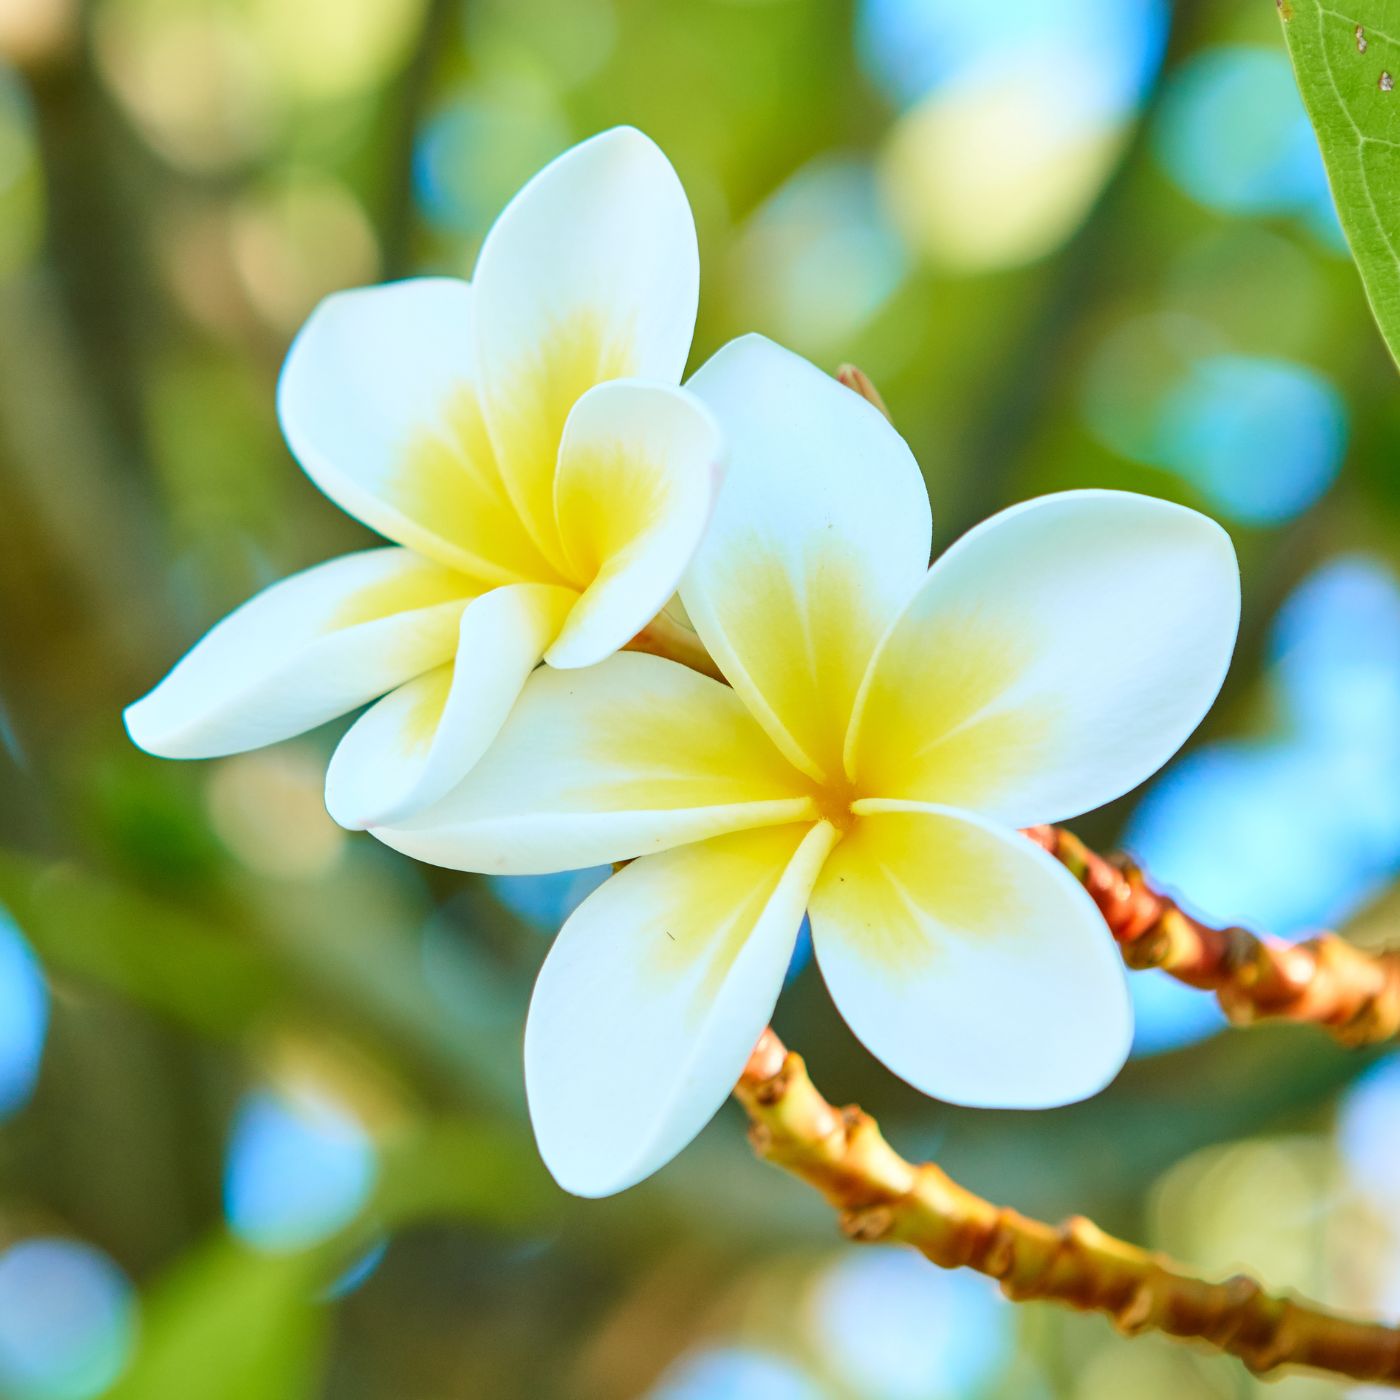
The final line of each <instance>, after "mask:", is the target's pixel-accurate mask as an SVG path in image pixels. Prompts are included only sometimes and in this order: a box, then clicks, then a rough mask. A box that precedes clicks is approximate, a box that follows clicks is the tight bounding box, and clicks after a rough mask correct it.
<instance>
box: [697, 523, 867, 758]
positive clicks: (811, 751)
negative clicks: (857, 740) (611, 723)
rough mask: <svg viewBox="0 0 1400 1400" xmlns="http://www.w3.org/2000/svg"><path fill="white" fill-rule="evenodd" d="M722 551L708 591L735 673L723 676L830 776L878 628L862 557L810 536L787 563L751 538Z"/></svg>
mask: <svg viewBox="0 0 1400 1400" xmlns="http://www.w3.org/2000/svg"><path fill="white" fill-rule="evenodd" d="M729 556H730V559H731V561H732V562H731V564H730V567H729V568H728V570H727V572H726V575H725V576H724V577H723V578H722V579H718V580H716V581H715V582H714V583H713V584H712V585H711V597H712V599H713V604H714V608H715V611H716V612H717V613H718V614H719V616H720V617H722V618H723V620H724V627H725V635H726V638H727V640H728V642H729V644H730V645H731V646H732V647H733V648H734V650H735V652H736V653H737V657H738V660H739V663H740V664H741V666H742V668H743V671H744V674H743V675H734V674H731V675H730V680H731V681H732V682H733V683H734V685H735V688H736V689H738V690H740V691H741V693H743V694H744V695H745V696H746V697H748V698H750V699H751V700H752V699H753V698H754V697H755V693H756V696H757V699H758V706H757V707H756V708H757V710H758V712H759V713H762V712H763V711H765V710H766V711H767V715H768V718H769V719H770V721H771V722H772V723H774V724H776V726H777V727H778V728H779V729H780V730H781V731H782V732H783V733H785V734H786V735H787V736H788V737H789V739H790V740H791V742H792V744H793V745H795V746H796V748H797V749H798V750H800V752H801V753H802V754H803V755H805V756H806V759H807V760H808V764H809V765H810V766H811V767H812V768H815V769H816V770H818V771H819V772H820V773H821V774H822V775H824V776H825V777H826V778H828V779H830V780H832V781H835V782H839V781H840V780H841V778H842V775H843V773H844V769H843V765H842V756H843V749H844V746H845V738H846V731H847V728H848V727H849V723H850V717H851V710H852V707H853V705H854V702H855V697H856V692H857V690H858V689H859V687H860V683H861V680H862V678H863V677H864V674H865V670H866V667H867V665H868V664H869V660H870V656H871V653H872V652H873V651H874V648H875V644H876V642H877V641H878V640H879V637H880V632H881V630H882V623H881V620H880V619H879V618H877V617H876V616H875V615H874V614H873V612H872V611H871V609H870V606H869V603H868V593H869V590H868V588H866V587H865V586H864V580H863V571H862V569H861V561H860V560H859V559H857V558H854V557H852V556H849V555H848V554H846V553H845V552H843V551H842V550H841V549H840V547H839V546H838V545H837V544H836V543H835V542H833V543H832V544H830V545H827V544H825V543H824V542H822V541H817V542H815V543H814V544H813V545H812V546H811V547H810V548H809V549H808V552H807V556H806V558H805V559H804V560H803V561H802V562H801V563H800V565H799V566H798V567H797V568H794V567H793V565H792V564H791V563H790V562H789V561H788V560H786V559H784V558H782V557H780V556H779V555H777V554H775V553H774V552H773V551H772V550H771V549H770V548H768V547H767V546H766V545H765V543H764V541H763V540H762V539H761V538H760V537H758V536H755V537H754V538H752V539H751V540H749V541H747V542H744V543H738V542H736V543H735V544H734V546H733V547H732V549H731V550H730V551H729ZM726 669H727V670H728V669H729V668H728V667H726Z"/></svg>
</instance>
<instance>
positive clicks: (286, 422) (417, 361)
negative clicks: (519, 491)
mask: <svg viewBox="0 0 1400 1400" xmlns="http://www.w3.org/2000/svg"><path fill="white" fill-rule="evenodd" d="M472 315H473V294H472V289H471V288H470V287H469V286H468V285H467V284H466V283H465V282H460V281H456V280H454V279H452V278H447V277H420V278H415V279H412V280H409V281H406V282H391V283H388V284H387V285H384V286H380V287H365V288H361V289H359V290H357V291H349V292H337V293H336V294H335V295H334V296H331V297H327V298H326V300H325V301H323V302H322V303H321V304H320V306H318V307H317V308H316V310H315V311H314V312H312V314H311V317H310V319H309V320H308V321H307V323H306V325H305V326H303V327H302V329H301V333H300V334H299V335H298V336H297V338H296V340H295V342H294V343H293V345H292V348H291V350H290V352H289V353H288V355H287V362H286V365H285V366H284V367H283V370H282V378H281V382H280V384H279V385H278V391H277V392H278V412H279V414H280V416H281V420H282V430H283V432H284V433H286V435H287V442H288V444H289V445H290V446H291V449H292V451H293V452H294V453H295V454H296V457H297V460H298V461H300V463H301V465H302V466H303V467H304V468H305V470H306V472H307V474H308V475H309V476H310V477H311V479H312V480H313V481H314V482H315V483H316V484H317V485H318V486H319V487H320V488H321V490H322V491H324V492H325V493H326V495H328V496H329V497H330V498H331V500H333V501H334V502H335V503H336V504H337V505H339V506H340V507H342V508H343V509H344V510H347V511H349V512H350V514H351V515H354V516H355V517H357V518H358V519H360V520H362V521H364V523H365V524H366V525H368V526H370V528H371V529H374V530H378V531H379V533H380V534H382V535H387V536H388V537H389V538H390V539H392V540H396V541H398V543H400V544H404V545H408V546H409V547H410V548H412V549H415V550H417V551H418V552H419V553H420V554H425V555H427V556H428V557H430V558H433V559H436V560H438V561H439V562H440V563H443V564H446V565H448V566H450V567H452V568H455V569H462V570H465V571H466V572H468V573H471V574H473V575H475V576H476V577H478V578H480V579H482V580H484V581H486V582H488V583H510V582H513V581H515V580H519V579H536V580H544V581H550V582H553V581H557V580H556V579H555V576H554V572H553V570H552V569H551V568H550V566H549V564H548V563H546V561H545V560H544V558H543V557H542V556H541V555H540V553H539V551H538V550H537V549H536V548H535V546H534V545H533V544H532V543H531V541H530V537H529V535H528V533H527V532H526V530H525V528H524V526H523V525H522V524H521V522H520V520H519V517H518V516H517V514H516V510H515V506H514V504H513V503H512V501H511V498H510V495H509V493H508V492H507V491H506V489H505V485H504V483H503V482H502V480H501V474H500V471H499V469H498V467H497V464H496V457H495V453H494V451H493V449H492V447H491V442H490V438H489V436H488V435H487V432H486V426H485V423H484V421H483V419H482V416H481V408H480V405H479V403H478V401H477V394H476V387H475V382H476V366H475V362H474V350H473V345H474V339H473V336H472Z"/></svg>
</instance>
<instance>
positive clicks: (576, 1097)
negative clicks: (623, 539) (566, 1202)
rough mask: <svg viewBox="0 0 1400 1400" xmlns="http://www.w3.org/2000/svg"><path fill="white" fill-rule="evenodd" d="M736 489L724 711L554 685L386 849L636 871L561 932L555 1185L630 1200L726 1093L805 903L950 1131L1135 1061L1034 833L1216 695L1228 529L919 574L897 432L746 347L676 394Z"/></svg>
mask: <svg viewBox="0 0 1400 1400" xmlns="http://www.w3.org/2000/svg"><path fill="white" fill-rule="evenodd" d="M692 387H693V388H694V390H695V391H696V392H697V393H698V394H699V395H701V397H703V398H704V399H705V400H706V401H707V402H708V404H709V405H710V407H711V409H712V410H713V411H714V413H715V416H716V417H717V419H718V420H719V423H720V425H721V427H722V429H723V431H724V433H725V437H726V440H727V441H728V443H729V449H730V466H729V474H728V478H727V480H726V483H725V486H724V488H723V489H722V491H721V493H720V499H719V503H718V505H717V508H716V512H715V517H714V520H713V522H712V524H711V527H710V530H709V532H708V534H707V536H706V538H705V541H704V543H703V544H702V545H701V547H700V550H699V551H698V553H697V555H696V557H695V559H694V561H693V563H692V565H691V568H690V570H689V571H688V573H687V575H686V578H685V579H684V580H683V582H682V585H681V598H682V601H683V602H684V604H685V606H686V609H687V611H688V613H689V616H690V618H691V620H692V621H693V623H694V626H695V628H696V629H697V631H698V633H699V636H700V638H701V640H702V641H703V642H704V644H705V645H706V647H707V648H708V649H709V651H710V653H711V655H712V656H713V657H714V659H715V661H716V662H718V664H719V666H720V668H721V669H722V671H723V673H724V675H725V676H726V677H727V679H728V680H729V682H730V687H726V686H724V685H722V684H720V683H719V682H717V681H715V680H712V679H710V678H708V677H706V676H703V675H700V674H697V673H696V672H695V671H693V670H689V669H687V668H686V667H684V666H681V665H678V664H676V663H675V662H674V661H669V660H665V659H662V658H660V657H658V656H651V655H639V654H635V653H624V654H620V655H617V656H615V657H612V658H611V659H609V660H607V661H604V662H603V663H602V664H601V665H599V666H595V667H593V668H591V669H589V670H585V671H570V672H549V671H547V670H541V671H539V672H538V673H536V675H535V676H534V677H533V678H532V680H531V681H530V684H529V685H528V686H526V688H525V691H524V694H523V696H522V698H521V700H520V703H519V704H518V706H517V707H516V709H515V712H514V713H513V715H512V716H511V718H510V720H509V721H508V723H507V724H506V725H505V727H504V729H503V730H502V732H501V735H500V737H499V739H498V740H497V743H496V745H495V746H494V747H493V748H492V750H491V751H490V752H489V753H488V754H487V755H486V757H485V758H484V759H483V761H482V762H481V763H480V764H479V765H478V766H477V767H476V769H475V770H474V771H473V772H472V774H471V775H470V776H469V777H468V778H467V779H466V780H465V782H463V783H462V784H461V785H460V786H459V787H457V788H456V789H455V790H454V791H453V792H451V793H450V794H448V795H447V796H446V797H445V798H444V799H442V800H441V801H440V802H439V803H437V804H436V805H435V806H433V807H432V808H430V809H428V810H426V811H423V812H420V813H419V814H418V815H417V816H416V817H415V818H413V819H412V820H410V821H407V822H404V823H401V824H398V825H396V826H394V827H392V828H388V829H380V830H379V831H378V832H377V833H376V834H377V835H379V836H380V837H381V838H382V839H383V840H385V841H387V842H388V843H389V844H391V845H393V846H395V847H397V848H398V849H400V850H403V851H406V852H408V853H409V854H411V855H414V856H417V857H420V858H422V859H424V860H428V861H433V862H436V863H437V864H440V865H447V866H453V867H457V868H461V869H468V870H478V871H495V872H505V873H522V874H523V873H532V872H543V871H549V870H558V869H561V868H567V867H573V866H583V865H590V864H595V863H600V862H603V861H617V860H622V859H624V858H629V857H639V859H635V860H634V861H633V863H632V864H630V865H628V866H627V867H626V868H624V869H623V870H621V871H620V872H619V873H617V874H615V875H614V876H613V877H612V878H611V879H609V880H608V881H607V882H606V883H605V884H604V885H603V886H602V887H601V888H600V889H598V890H597V891H596V892H595V893H594V894H593V895H592V896H590V897H589V898H588V899H587V900H586V901H585V902H584V903H583V904H582V905H581V906H580V907H579V909H578V910H577V911H576V912H575V913H574V915H573V916H572V917H571V918H570V919H569V920H568V922H567V923H566V924H565V925H564V928H563V930H562V932H561V933H560V935H559V937H558V939H557V941H556V942H555V944H554V946H553V948H552V950H551V952H550V954H549V956H548V958H547V960H546V962H545V964H544V968H543V970H542V972H541V973H540V977H539V981H538V983H537V985H536V988H535V993H534V998H533V1002H532V1004H531V1008H530V1016H529V1023H528V1026H527V1029H526V1035H525V1070H526V1087H527V1091H528V1096H529V1102H530V1110H531V1115H532V1118H533V1122H534V1126H535V1131H536V1135H537V1137H538V1140H539V1143H540V1147H541V1150H542V1153H543V1155H544V1158H545V1161H546V1163H547V1164H548V1166H549V1167H550V1169H551V1171H552V1172H553V1173H554V1175H555V1176H556V1178H557V1179H558V1180H559V1181H560V1182H561V1183H562V1184H563V1185H564V1186H565V1187H567V1188H569V1189H570V1190H572V1191H575V1192H577V1193H579V1194H582V1195H602V1194H606V1193H608V1192H612V1191H616V1190H620V1189H621V1188H623V1187H625V1186H628V1185H630V1184H632V1183H633V1182H636V1181H638V1180H640V1179H641V1178H642V1177H644V1176H646V1175H647V1174H648V1173H650V1172H652V1171H654V1170H655V1169H656V1168H657V1167H658V1166H660V1165H661V1164H663V1163H664V1162H666V1161H667V1160H668V1159H669V1158H670V1157H671V1156H673V1155H674V1154H675V1153H676V1152H677V1151H678V1150H679V1149H680V1148H681V1147H683V1146H684V1145H685V1144H686V1143H687V1142H688V1141H689V1140H690V1139H691V1138H692V1137H693V1136H694V1135H695V1134H696V1133H697V1132H698V1131H699V1130H700V1128H701V1127H702V1126H703V1125H704V1124H705V1122H706V1121H707V1120H708V1118H709V1117H710V1115H711V1114H712V1113H713V1112H714V1111H715V1109H716V1108H717V1107H718V1106H719V1104H720V1103H721V1102H722V1101H723V1100H724V1098H725V1096H726V1094H727V1093H728V1091H729V1089H730V1087H731V1086H732V1084H733V1083H734V1081H735V1079H736V1078H737V1076H738V1074H739V1072H740V1070H741V1068H742V1066H743V1064H744V1061H745V1059H746V1057H747V1056H748V1054H749V1051H750V1050H751V1048H752V1047H753V1045H754V1042H755V1040H756V1039H757V1037H758V1035H759V1033H760V1032H761V1031H762V1029H763V1027H764V1025H765V1023H766V1022H767V1020H768V1017H769V1015H770V1013H771V1012H772V1010H773V1005H774V1002H775V1000H776V998H777V995H778V992H779V989H780V987H781V985H782V982H783V977H784V972H785V969H786V968H787V966H788V963H789V959H790V957H791V954H792V950H793V946H794V941H795V939H796V936H797V933H798V928H799V925H800V924H801V921H802V915H803V911H804V909H805V910H809V911H810V916H811V923H812V938H813V943H814V946H815V951H816V958H817V962H818V964H819V965H820V967H821V970H822V973H823V975H824V977H825V980H826V983H827V986H828V987H829V989H830V991H831V995H832V997H833V999H834V1000H835V1002H836V1005H837V1007H838V1008H839V1010H840V1011H841V1013H842V1014H843V1015H844V1017H845V1019H846V1020H847V1022H848V1023H849V1024H850V1026H851V1028H852V1029H853V1030H854V1031H855V1033H856V1034H857V1035H858V1036H859V1037H860V1038H861V1039H862V1040H863V1041H864V1042H865V1043H866V1045H867V1046H868V1047H869V1048H870V1049H871V1050H872V1051H873V1052H874V1053H875V1054H876V1055H878V1056H879V1057H880V1058H881V1059H882V1060H884V1061H885V1063H886V1064H888V1065H889V1066H890V1068H892V1069H893V1070H894V1071H895V1072H896V1073H897V1074H899V1075H901V1076H903V1077H904V1078H905V1079H907V1080H908V1081H909V1082H910V1083H911V1084H913V1085H915V1086H916V1087H917V1088H919V1089H921V1090H923V1091H924V1092H926V1093H929V1094H932V1095H936V1096H937V1097H940V1098H943V1099H947V1100H951V1101H953V1102H957V1103H964V1104H974V1105H987V1106H1015V1107H1025V1108H1031V1107H1042V1106H1048V1105H1052V1104H1057V1103H1061V1102H1066V1101H1070V1100H1073V1099H1077V1098H1080V1097H1083V1096H1086V1095H1088V1094H1090V1093H1093V1092H1094V1091H1096V1090H1097V1089H1099V1088H1100V1087H1102V1086H1103V1084H1104V1083H1105V1082H1106V1081H1107V1080H1108V1079H1110V1078H1111V1077H1112V1076H1113V1075H1114V1074H1115V1073H1116V1072H1117V1070H1118V1068H1119V1067H1120V1065H1121V1064H1122V1062H1123V1059H1124V1057H1125V1055H1126V1053H1127V1049H1128V1044H1129V1039H1130V1032H1131V1011H1130V1005H1129V1001H1128V997H1127V991H1126V986H1125V976H1124V972H1123V968H1122V964H1121V960H1120V959H1119V958H1118V956H1117V953H1116V950H1115V948H1114V947H1113V944H1112V941H1111V939H1110V938H1109V936H1108V934H1107V932H1106V930H1105V928H1104V925H1103V921H1102V920H1101V919H1100V918H1099V916H1098V914H1097V912H1096V911H1095V908H1094V905H1093V903H1092V902H1091V900H1090V899H1089V897H1088V895H1087V894H1085V892H1084V890H1083V889H1082V888H1081V887H1080V885H1079V884H1078V882H1077V881H1075V880H1074V879H1073V877H1072V876H1071V875H1070V874H1069V873H1068V872H1067V871H1066V870H1064V869H1063V868H1062V867H1061V866H1060V865H1059V864H1058V863H1057V862H1055V861H1054V860H1053V859H1052V858H1051V857H1050V856H1049V855H1047V854H1046V853H1045V852H1044V851H1043V850H1041V849H1040V848H1039V847H1037V846H1036V845H1034V844H1033V843H1032V842H1030V841H1029V840H1027V839H1026V838H1025V837H1023V836H1022V835H1020V834H1019V832H1018V831H1017V830H1016V828H1017V827H1020V826H1024V825H1028V824H1031V823H1036V822H1049V821H1059V820H1061V819H1063V818H1066V817H1070V816H1073V815H1075V814H1077V813H1080V812H1083V811H1086V810H1088V809H1090V808H1093V807H1097V806H1099V805H1100V804H1102V803H1104V802H1107V801H1108V800H1110V799H1111V798H1114V797H1117V796H1119V795H1120V794H1121V793H1124V792H1126V791H1127V790H1128V789H1129V788H1131V787H1133V786H1135V785H1136V784H1137V783H1139V782H1141V781H1142V780H1143V779H1144V778H1146V777H1147V776H1148V775H1149V774H1151V773H1152V772H1153V771H1154V770H1155V769H1156V768H1158V767H1159V766H1160V765H1161V764H1162V763H1163V762H1165V761H1166V759H1167V758H1169V757H1170V756H1171V754H1172V753H1173V752H1174V751H1175V750H1176V749H1177V748H1178V747H1179V746H1180V744H1181V743H1182V742H1183V741H1184V740H1185V738H1186V737H1187V735H1189V733H1190V732H1191V730H1192V729H1193V728H1194V727H1195V725H1196V724H1197V723H1198V722H1199V720H1200V719H1201V717H1202V715H1203V714H1204V713H1205V711H1206V710H1207V708H1208V707H1209V705H1210V703H1211V701H1212V700H1213V698H1214V696H1215V694H1216V692H1217V690H1218V689H1219V686H1220V684H1221V682H1222V680H1223V678H1224V675H1225V671H1226V667H1227V666H1228V664H1229V658H1230V654H1231V651H1232V648H1233V645H1234V638H1235V633H1236V629H1237V624H1238V617H1239V575H1238V570H1237V566H1236V562H1235V556H1234V551H1233V549H1232V547H1231V544H1230V541H1229V538H1228V537H1227V536H1226V534H1225V532H1224V531H1223V530H1221V529H1220V527H1219V526H1217V525H1215V524H1214V523H1212V522H1211V521H1209V520H1207V519H1206V518H1205V517H1203V516H1201V515H1199V514H1197V513H1195V512H1194V511H1191V510H1187V509H1185V508H1183V507H1180V506H1176V505H1171V504H1168V503H1166V502H1163V501H1159V500H1154V499H1151V498H1148V497H1144V496H1138V495H1131V494H1127V493H1122V492H1112V491H1074V492H1068V493H1065V494H1062V495H1054V496H1046V497H1043V498H1041V499H1039V500H1034V501H1030V502H1027V503H1025V504H1023V505H1020V506H1017V507H1015V508H1013V509H1011V510H1007V511H1004V512H1003V513H1002V514H1000V515H997V516H995V517H993V518H992V519H990V520H988V521H986V522H985V523H984V524H982V525H981V526H979V527H978V528H976V529H974V530H972V531H971V532H970V533H969V534H967V535H965V536H964V537H963V538H962V539H961V540H959V541H958V542H957V543H956V544H954V545H953V546H952V547H951V548H950V549H948V550H947V552H946V553H944V554H943V555H942V556H941V557H940V558H939V559H938V560H937V561H936V562H935V564H934V565H933V567H932V568H928V567H927V561H928V557H929V546H930V533H931V532H930V518H929V508H928V500H927V496H926V494H925V490H924V486H923V482H922V480H921V478H920V474H919V471H918V468H917V466H916V464H915V462H914V460H913V458H912V457H911V455H910V453H909V451H908V449H907V448H906V447H905V445H904V443H903V441H902V440H901V438H900V437H899V435H898V434H897V433H896V432H895V431H894V429H893V428H891V427H890V426H889V424H888V423H887V422H886V421H885V420H884V419H883V418H882V417H881V415H880V414H879V413H878V412H877V411H876V410H875V409H874V408H872V407H871V406H870V405H869V404H868V403H866V402H864V401H863V400H862V399H861V398H859V397H858V396H857V395H855V394H853V393H851V392H850V391H849V390H847V389H845V388H843V387H841V386H840V385H839V384H837V383H836V381H834V380H832V379H829V378H827V377H826V376H825V375H823V374H821V373H820V372H819V371H818V370H816V369H815V368H814V367H813V366H811V365H809V364H807V363H806V362H805V361H803V360H800V359H799V358H797V357H796V356H794V355H792V354H790V353H789V352H787V351H784V350H781V349H779V348H778V347H777V346H774V345H772V344H771V343H769V342H767V341H764V340H762V339H761V338H758V337H747V338H745V339H743V340H739V341H736V342H733V343H732V344H730V345H729V346H727V347H726V348H725V349H724V350H722V351H720V353H719V354H718V355H716V356H715V358H714V359H713V360H711V361H710V362H709V363H708V364H707V365H706V366H705V367H704V368H702V369H701V370H700V372H699V373H698V374H697V375H696V377H695V378H694V380H692Z"/></svg>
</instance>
